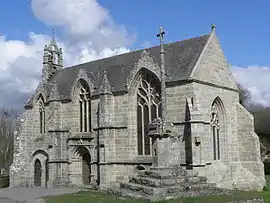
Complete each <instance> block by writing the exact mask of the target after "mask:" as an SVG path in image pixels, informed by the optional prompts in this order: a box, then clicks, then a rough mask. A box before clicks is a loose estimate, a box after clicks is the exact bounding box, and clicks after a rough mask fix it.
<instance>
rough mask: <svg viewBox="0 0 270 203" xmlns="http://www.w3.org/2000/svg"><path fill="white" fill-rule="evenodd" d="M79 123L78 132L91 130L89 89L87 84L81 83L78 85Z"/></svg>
mask: <svg viewBox="0 0 270 203" xmlns="http://www.w3.org/2000/svg"><path fill="white" fill-rule="evenodd" d="M79 115H80V116H79V117H80V118H79V123H80V132H90V131H91V100H90V89H89V87H88V85H87V84H85V83H81V84H80V86H79Z"/></svg>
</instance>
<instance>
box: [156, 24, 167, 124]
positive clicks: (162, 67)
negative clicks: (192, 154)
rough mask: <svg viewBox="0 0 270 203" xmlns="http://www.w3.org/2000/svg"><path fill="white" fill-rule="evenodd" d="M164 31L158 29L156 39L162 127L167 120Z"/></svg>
mask: <svg viewBox="0 0 270 203" xmlns="http://www.w3.org/2000/svg"><path fill="white" fill-rule="evenodd" d="M164 35H165V31H164V30H163V28H162V27H160V29H159V33H158V34H157V37H158V38H159V40H160V63H161V64H160V80H161V109H162V110H161V111H162V112H161V113H162V114H161V115H162V122H163V125H162V126H164V122H165V120H166V118H167V99H166V83H165V78H166V76H165V64H164V63H165V59H164V53H165V52H164V47H163V40H164Z"/></svg>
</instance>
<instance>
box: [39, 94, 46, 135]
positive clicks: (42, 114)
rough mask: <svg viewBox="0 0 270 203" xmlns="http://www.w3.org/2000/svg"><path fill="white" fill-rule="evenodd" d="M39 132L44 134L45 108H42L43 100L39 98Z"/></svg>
mask: <svg viewBox="0 0 270 203" xmlns="http://www.w3.org/2000/svg"><path fill="white" fill-rule="evenodd" d="M38 104H39V132H40V133H45V107H44V100H43V98H42V97H41V98H40V99H39V102H38Z"/></svg>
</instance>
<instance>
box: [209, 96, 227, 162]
mask: <svg viewBox="0 0 270 203" xmlns="http://www.w3.org/2000/svg"><path fill="white" fill-rule="evenodd" d="M210 123H211V133H212V145H213V160H220V159H221V148H222V146H221V144H222V142H221V140H224V138H225V136H226V111H225V107H224V104H223V102H222V100H221V98H220V97H216V98H215V99H214V101H213V102H212V105H211V114H210Z"/></svg>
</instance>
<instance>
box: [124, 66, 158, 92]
mask: <svg viewBox="0 0 270 203" xmlns="http://www.w3.org/2000/svg"><path fill="white" fill-rule="evenodd" d="M145 75H147V76H150V77H152V78H153V79H154V80H156V81H157V82H158V83H160V78H159V77H158V75H157V74H156V73H155V72H153V71H152V70H149V69H148V68H145V67H142V68H140V69H139V70H138V71H137V72H136V73H135V74H134V76H133V78H132V80H131V81H132V82H131V83H130V85H129V87H130V89H129V92H130V94H131V95H136V94H137V89H138V86H139V83H140V81H141V79H142V77H143V76H145Z"/></svg>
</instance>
